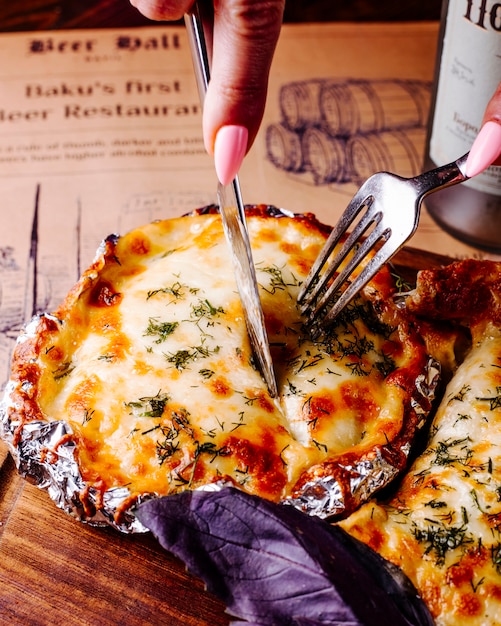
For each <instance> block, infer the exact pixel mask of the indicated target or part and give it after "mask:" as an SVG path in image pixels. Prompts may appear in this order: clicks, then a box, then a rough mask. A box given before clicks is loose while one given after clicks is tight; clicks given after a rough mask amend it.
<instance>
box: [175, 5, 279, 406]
mask: <svg viewBox="0 0 501 626" xmlns="http://www.w3.org/2000/svg"><path fill="white" fill-rule="evenodd" d="M185 24H186V29H187V32H188V41H189V44H190V50H191V54H192V58H193V66H194V70H195V78H196V81H197V86H198V91H199V95H200V101H201V103H202V105H203V102H204V99H205V93H206V91H207V86H208V84H209V80H210V61H209V52H208V49H207V43H206V38H205V32H204V27H203V22H202V17H201V14H200V9H199V7H198V5H197V3H195V4H194V5H193V7H192V9H191V11H190V12H189V13H188V14H186V15H185ZM217 197H218V203H219V212H220V214H221V219H222V222H223V228H224V233H225V236H226V240H227V242H228V245H229V247H230V250H231V252H232V262H233V270H234V274H235V280H236V283H237V288H238V293H239V296H240V300H241V303H242V308H243V313H244V319H245V323H246V327H247V334H248V336H249V339H250V343H251V347H252V351H253V354H254V357H255V359H256V361H257V366H258V367H259V369H260V371H261V374H262V376H263V378H264V381H265V382H266V386H267V387H268V392H269V394H270V395H271V396H272V397H276V396H277V395H278V388H277V382H276V378H275V372H274V369H273V361H272V358H271V352H270V345H269V342H268V336H267V333H266V327H265V323H264V313H263V309H262V306H261V300H260V297H259V290H258V284H257V279H256V270H255V266H254V261H253V258H252V249H251V245H250V239H249V232H248V230H247V223H246V220H245V210H244V204H243V201H242V195H241V192H240V183H239V180H238V177H235V179H234V180H233V182H232V184H231V185H228V186H227V187H225V186H223V185H221V183H219V184H218V188H217Z"/></svg>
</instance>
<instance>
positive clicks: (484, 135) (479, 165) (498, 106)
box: [465, 83, 501, 177]
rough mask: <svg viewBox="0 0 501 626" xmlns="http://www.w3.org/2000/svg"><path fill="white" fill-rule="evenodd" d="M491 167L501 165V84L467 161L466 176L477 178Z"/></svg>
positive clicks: (488, 107)
mask: <svg viewBox="0 0 501 626" xmlns="http://www.w3.org/2000/svg"><path fill="white" fill-rule="evenodd" d="M489 165H501V83H499V85H498V87H497V89H496V91H495V92H494V95H493V96H492V98H491V99H490V101H489V103H488V104H487V108H486V109H485V113H484V117H483V120H482V127H481V129H480V132H479V133H478V135H477V137H476V139H475V141H474V142H473V145H472V147H471V149H470V154H469V155H468V159H467V161H466V166H465V170H466V175H467V176H469V177H471V176H476V175H477V174H480V173H481V172H483V171H484V170H485V169H486V168H488V167H489Z"/></svg>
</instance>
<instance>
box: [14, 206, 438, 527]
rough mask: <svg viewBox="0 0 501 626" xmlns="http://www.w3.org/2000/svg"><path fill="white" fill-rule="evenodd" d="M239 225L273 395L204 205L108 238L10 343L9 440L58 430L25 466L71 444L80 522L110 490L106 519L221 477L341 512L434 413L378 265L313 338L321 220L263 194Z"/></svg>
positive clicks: (393, 471)
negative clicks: (304, 312) (120, 495)
mask: <svg viewBox="0 0 501 626" xmlns="http://www.w3.org/2000/svg"><path fill="white" fill-rule="evenodd" d="M248 227H249V233H250V238H251V242H252V248H253V255H254V261H255V264H256V271H257V277H258V282H259V288H260V296H261V299H262V305H263V310H264V315H265V320H266V326H267V332H268V335H269V340H270V345H271V349H272V354H273V360H274V364H275V368H276V376H277V382H278V386H279V397H278V398H276V399H274V398H272V397H270V395H269V394H268V391H267V388H266V385H265V383H264V382H263V379H262V377H261V375H260V373H259V371H258V370H257V369H256V367H255V363H254V359H253V355H252V352H251V348H250V345H249V340H248V337H247V332H246V327H245V321H244V318H243V315H242V309H241V304H240V300H239V297H238V292H237V289H236V285H235V282H234V277H233V270H232V263H231V259H230V256H229V250H228V246H227V243H226V240H225V237H224V233H223V229H222V225H221V220H220V217H219V215H218V214H217V213H216V212H214V211H204V212H198V213H196V214H193V215H190V216H186V217H181V218H178V219H171V220H165V221H159V222H156V223H153V224H149V225H147V226H144V227H142V228H139V229H137V230H135V231H133V232H131V233H129V234H128V235H125V236H123V237H109V238H108V239H107V240H106V241H105V242H104V244H103V248H102V250H101V251H100V254H99V255H98V257H97V259H96V261H95V263H94V264H93V265H92V266H91V267H90V268H89V269H88V270H87V271H86V272H85V273H84V275H83V276H82V278H81V279H80V281H79V282H78V284H77V285H76V286H75V287H74V289H73V290H72V291H71V292H70V294H69V295H68V297H67V299H66V300H65V302H64V303H63V304H62V306H61V307H60V308H59V309H58V310H57V311H55V312H54V313H53V314H50V315H49V314H48V315H42V316H40V317H39V318H37V319H36V320H34V321H33V322H32V324H30V325H29V326H28V328H27V330H26V332H25V333H24V335H23V336H22V337H21V338H20V340H19V342H18V345H17V348H16V351H15V354H14V358H13V367H12V378H11V381H10V384H9V387H8V391H7V398H8V399H7V402H6V403H5V406H4V415H3V420H2V421H3V429H4V437H5V438H6V440H7V441H8V442H9V443H10V445H11V448H12V449H13V450H14V452H15V453H17V454H18V455H22V454H26V452H25V449H26V445H25V444H26V441H28V440H29V438H30V436H31V437H32V435H30V434H29V433H30V432H32V431H30V428H33V427H34V426H35V425H36V424H39V423H41V424H45V423H51V422H64V423H67V424H68V425H69V427H70V428H69V430H67V431H65V434H64V435H63V436H61V438H60V439H59V440H58V441H56V442H53V443H52V444H51V445H50V446H49V445H45V446H42V447H41V449H40V450H38V452H37V453H36V454H37V455H38V456H37V458H32V459H31V461H32V464H31V466H30V468H31V469H28V470H27V471H26V473H28V474H30V472H31V473H32V474H36V471H35V470H34V469H33V468H34V467H37V464H38V466H40V465H41V464H43V463H46V462H47V460H49V462H50V463H52V464H57V462H58V461H60V460H61V459H62V458H63V456H64V455H66V456H68V454H69V453H68V449H69V450H70V454H71V455H72V458H75V459H76V460H77V463H78V469H79V472H80V474H81V478H82V480H83V485H82V486H80V487H78V489H77V491H78V493H77V500H78V502H77V505H76V509H77V510H76V514H77V515H78V516H79V517H81V518H82V519H89V520H92V519H93V518H94V516H95V514H96V511H103V510H105V509H106V507H110V506H111V505H109V500H110V498H109V495H110V493H113V491H114V490H117V489H118V490H120V489H126V491H127V494H128V497H127V498H126V500H125V502H123V503H122V504H121V506H119V507H117V508H116V511H114V512H113V515H114V522H115V523H118V521H119V520H118V518H119V516H120V514H121V512H123V510H124V509H126V508H127V507H130V506H131V505H132V504H133V503H134V501H135V500H136V499H137V498H141V497H142V496H144V495H151V494H154V495H166V494H170V493H174V492H176V491H179V490H182V489H192V488H196V487H198V486H200V485H204V484H207V483H213V482H215V481H219V480H225V481H229V482H231V483H233V484H237V485H239V486H241V488H242V489H245V490H247V491H248V492H250V493H253V494H258V495H260V496H263V497H265V498H268V499H271V500H274V501H282V500H284V499H290V500H291V501H292V502H293V503H295V504H297V506H300V507H301V508H304V509H305V510H308V507H313V509H311V508H310V510H313V511H314V512H316V513H318V514H321V515H323V516H330V515H335V514H341V513H343V514H344V513H347V512H349V511H351V510H353V509H354V508H355V507H356V506H358V505H359V504H360V503H361V502H363V501H364V500H366V499H367V497H368V496H370V495H371V494H372V493H374V491H375V490H377V489H379V488H381V487H383V486H384V485H385V484H386V483H387V482H388V481H389V480H391V479H393V478H394V477H395V476H396V475H397V474H398V473H399V472H400V471H402V469H403V468H404V467H405V466H406V462H407V457H408V454H409V450H410V444H411V443H412V441H413V438H414V435H415V433H416V430H417V429H418V428H419V427H420V426H421V425H422V424H423V423H424V420H425V418H426V414H427V412H428V410H429V408H430V401H429V397H428V395H427V394H426V393H425V394H423V392H422V387H423V380H425V379H426V378H427V376H428V375H429V358H428V356H427V353H426V349H425V346H424V343H423V341H422V340H421V338H420V337H419V335H418V334H417V333H416V331H415V330H414V327H413V324H412V318H410V317H409V316H408V314H407V312H406V311H405V309H404V310H402V309H401V308H399V307H397V306H396V305H395V304H394V302H393V299H392V297H391V296H392V294H393V292H394V286H393V281H392V279H391V276H390V273H389V271H388V270H385V271H383V272H381V273H380V274H379V275H378V276H377V277H376V278H375V279H374V280H373V281H372V282H371V283H370V284H369V285H368V287H366V289H365V291H364V294H363V295H362V296H361V297H359V298H358V299H357V300H356V301H355V302H354V303H353V304H351V305H350V307H349V308H348V309H347V311H346V312H345V313H344V314H343V315H342V316H340V318H339V319H338V321H337V323H336V326H334V327H333V329H332V331H330V332H329V334H328V335H325V336H323V337H321V338H320V339H319V340H316V341H313V340H312V339H311V338H310V336H309V334H308V331H307V329H305V326H304V321H303V319H302V318H301V317H300V314H299V312H298V308H297V306H296V298H297V293H298V290H299V286H300V285H301V283H302V281H303V280H304V279H305V277H306V275H307V273H308V271H309V269H310V267H311V265H312V263H313V261H314V260H315V258H316V257H317V255H318V253H319V251H320V249H321V247H322V246H323V244H324V242H325V239H326V237H327V235H328V229H326V228H325V227H323V226H322V225H320V224H319V223H318V222H317V221H316V220H315V219H314V218H313V216H311V215H306V216H296V217H291V216H285V215H283V214H281V213H280V214H279V213H277V212H276V211H275V212H273V211H271V210H270V211H269V210H267V209H266V208H265V207H257V208H255V209H254V210H250V211H249V214H248ZM68 446H69V448H68ZM63 451H64V455H63ZM50 463H49V465H50ZM46 465H47V463H46ZM44 471H45V470H44ZM57 480H59V481H60V480H61V476H59V479H57V478H56V482H57ZM318 503H320V505H319V506H317V504H318ZM62 506H64V503H63V504H62ZM72 512H73V513H75V510H73V511H72Z"/></svg>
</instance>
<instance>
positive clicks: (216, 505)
mask: <svg viewBox="0 0 501 626" xmlns="http://www.w3.org/2000/svg"><path fill="white" fill-rule="evenodd" d="M136 514H137V517H138V518H139V520H140V521H141V523H142V524H144V525H145V526H146V527H147V528H149V529H150V530H151V531H152V532H153V534H154V535H155V536H156V537H157V539H158V540H159V542H160V544H161V545H162V546H163V547H164V548H165V549H167V550H169V551H170V552H172V553H173V554H175V555H176V556H178V557H179V558H181V559H182V560H183V561H184V562H185V563H186V565H187V567H188V569H189V570H190V571H191V572H193V573H194V574H196V575H197V576H199V577H200V578H202V579H203V580H204V581H205V583H206V585H207V588H208V589H209V591H211V592H212V593H215V594H216V595H218V596H219V597H220V598H221V599H222V600H223V601H224V602H225V603H226V606H227V609H228V612H229V613H230V614H231V615H233V616H235V617H237V618H240V619H243V620H246V621H247V622H248V623H250V624H253V625H254V626H276V625H278V624H279V625H280V626H287V625H291V626H325V625H326V624H329V625H339V626H380V625H381V624H391V625H392V626H432V625H433V621H432V619H431V617H430V615H429V613H428V611H427V609H426V607H425V605H424V604H423V602H422V601H421V600H420V599H419V597H418V596H417V593H416V591H415V589H414V587H413V586H412V585H411V583H410V582H409V581H408V579H407V578H406V577H405V576H404V575H403V574H402V573H401V572H400V570H399V569H398V568H396V567H394V566H392V565H390V564H389V563H387V561H385V560H384V559H382V558H381V557H380V556H379V555H377V554H376V553H375V552H373V551H372V550H370V548H368V547H367V546H365V545H364V544H362V543H360V542H359V541H357V540H355V539H353V538H352V537H350V536H349V535H348V534H347V533H346V532H344V531H343V530H342V529H340V528H339V527H336V526H331V525H329V524H328V523H327V522H324V521H322V520H320V519H317V518H313V517H310V516H308V515H305V514H304V513H302V512H301V511H298V510H296V509H294V508H293V507H291V506H284V505H279V504H274V503H272V502H268V501H266V500H263V499H262V498H258V497H255V496H251V495H249V494H246V493H244V492H242V491H240V490H237V489H233V488H231V487H226V488H223V489H222V490H221V491H218V492H208V491H193V492H191V491H185V492H183V493H179V494H176V495H173V496H168V497H164V498H158V499H152V500H149V501H147V502H145V503H144V504H142V505H141V506H140V507H138V509H137V511H136Z"/></svg>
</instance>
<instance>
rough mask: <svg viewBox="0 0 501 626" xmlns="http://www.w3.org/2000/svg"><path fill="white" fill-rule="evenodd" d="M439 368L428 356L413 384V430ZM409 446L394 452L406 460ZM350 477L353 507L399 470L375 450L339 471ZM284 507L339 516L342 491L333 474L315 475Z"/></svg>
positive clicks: (431, 395)
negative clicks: (414, 394)
mask: <svg viewBox="0 0 501 626" xmlns="http://www.w3.org/2000/svg"><path fill="white" fill-rule="evenodd" d="M440 373H441V368H440V364H439V363H438V361H436V360H435V359H433V358H432V357H429V359H428V362H427V365H426V368H425V371H424V372H423V373H422V374H420V375H419V376H418V377H417V378H416V381H415V384H416V391H417V395H416V396H414V397H413V398H412V399H411V407H412V409H413V410H414V412H415V414H416V415H417V416H418V418H421V419H420V421H419V422H418V425H417V428H416V431H419V430H420V429H421V428H422V427H423V426H424V425H425V423H426V421H427V418H428V415H429V406H430V405H431V403H432V402H433V400H434V398H435V392H436V388H437V385H438V382H439V379H440ZM411 449H412V443H411V442H406V443H405V444H403V445H402V446H401V447H400V448H399V449H398V451H399V452H400V453H402V454H403V455H404V456H405V458H407V459H408V458H409V454H410V452H411ZM343 469H344V470H346V473H348V474H349V475H350V487H349V496H350V498H352V499H353V500H354V501H355V502H356V504H357V506H360V505H361V504H362V503H364V502H366V501H368V500H369V499H370V498H371V497H373V496H374V495H375V494H376V492H378V491H380V490H381V489H383V488H384V487H387V486H388V485H389V484H390V483H391V481H392V480H393V479H394V478H396V476H397V475H398V474H399V473H400V470H399V469H398V468H396V467H395V466H394V465H392V464H391V463H389V462H388V461H387V459H385V458H384V456H383V454H382V453H381V450H376V451H375V455H374V457H373V458H371V459H367V458H364V459H361V460H360V461H359V462H358V463H355V464H353V465H351V466H345V467H344V468H343ZM284 504H288V505H291V506H294V507H296V508H298V509H300V510H301V511H303V512H304V513H307V514H308V515H315V516H317V517H320V518H322V519H329V518H333V517H336V516H340V515H342V514H343V513H344V512H345V511H346V508H347V505H346V496H345V490H344V489H343V488H342V485H340V483H339V481H338V480H337V479H336V477H335V476H333V475H327V476H319V477H317V478H315V479H314V480H310V481H308V482H307V483H306V484H305V485H304V486H303V487H302V488H301V492H300V493H299V495H296V496H294V497H289V498H286V499H285V500H284Z"/></svg>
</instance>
